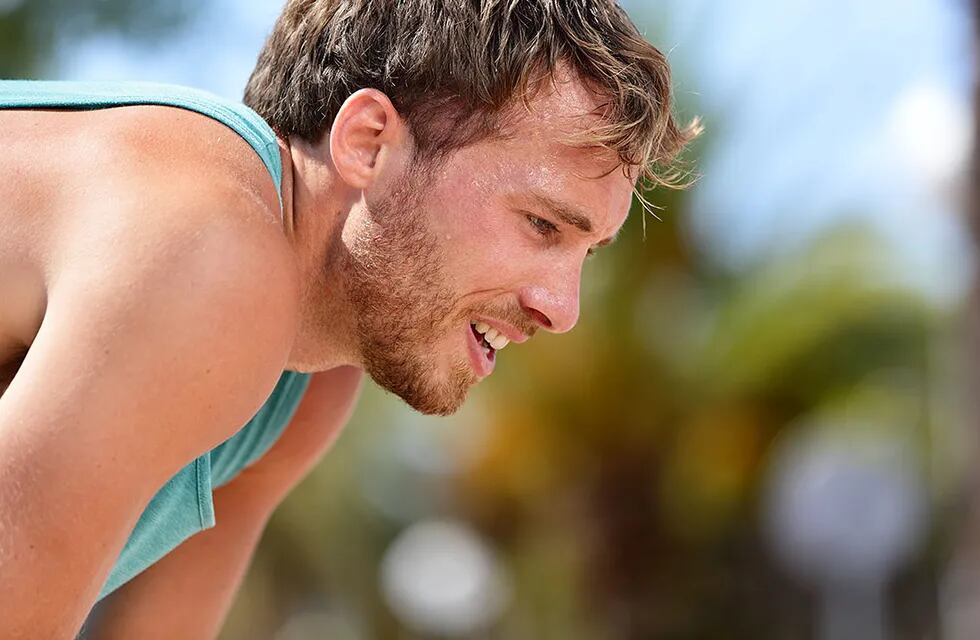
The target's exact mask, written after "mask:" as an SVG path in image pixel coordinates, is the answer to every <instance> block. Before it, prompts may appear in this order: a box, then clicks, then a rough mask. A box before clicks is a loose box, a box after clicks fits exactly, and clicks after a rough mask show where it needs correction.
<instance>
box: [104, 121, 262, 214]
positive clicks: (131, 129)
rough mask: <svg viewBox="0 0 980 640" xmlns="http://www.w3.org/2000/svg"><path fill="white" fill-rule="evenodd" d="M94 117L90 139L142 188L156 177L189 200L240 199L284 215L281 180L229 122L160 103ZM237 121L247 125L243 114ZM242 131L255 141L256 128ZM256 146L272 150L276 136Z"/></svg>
mask: <svg viewBox="0 0 980 640" xmlns="http://www.w3.org/2000/svg"><path fill="white" fill-rule="evenodd" d="M216 104H217V103H216ZM243 109H244V107H243ZM223 111H225V112H230V107H227V106H224V107H223ZM91 117H92V126H91V128H90V129H89V135H90V136H91V137H92V138H95V139H98V140H99V146H100V147H101V148H102V150H103V153H102V154H100V155H101V158H102V159H103V160H105V161H108V162H110V163H111V164H112V167H113V170H114V171H120V172H126V173H128V174H129V176H130V177H133V178H136V179H138V180H139V181H140V183H141V184H142V185H143V188H146V187H147V186H149V185H148V184H147V183H152V182H153V181H154V178H156V182H158V183H159V184H160V186H161V187H165V188H167V189H170V190H175V189H176V188H177V187H179V189H180V191H181V192H183V193H184V194H185V195H186V196H188V197H204V198H208V197H217V198H219V199H222V200H225V201H237V203H238V204H239V205H249V206H250V208H257V209H261V210H263V211H264V212H265V213H266V214H267V215H268V216H270V217H272V216H279V213H280V204H279V197H278V193H277V185H276V180H278V179H279V178H278V177H276V178H274V177H273V176H272V174H271V173H270V169H269V168H267V167H266V165H265V163H264V161H263V159H262V158H261V157H260V156H259V153H258V151H257V150H256V149H255V148H254V147H253V146H252V144H251V143H249V142H248V141H246V140H245V138H243V137H242V134H241V133H239V132H237V131H236V130H234V129H232V128H231V126H230V125H229V124H226V123H225V122H221V121H218V120H216V119H214V118H213V117H210V116H207V115H204V114H202V113H199V112H196V111H191V110H189V109H185V108H180V107H174V106H160V105H137V106H128V107H124V108H120V109H109V110H102V111H96V112H92V116H91ZM256 117H257V116H256ZM235 119H236V120H242V121H243V118H242V117H241V115H240V114H237V116H236V118H235ZM239 129H244V130H245V131H244V133H246V134H252V136H253V137H256V135H255V131H254V130H255V127H244V126H240V127H239ZM253 142H255V144H259V146H262V145H263V144H265V145H269V146H270V147H271V145H273V144H274V143H275V138H268V139H266V138H265V137H262V139H261V140H258V141H253ZM260 142H261V143H262V144H260ZM270 152H273V153H276V152H278V150H274V151H273V150H271V149H270ZM276 160H278V158H276Z"/></svg>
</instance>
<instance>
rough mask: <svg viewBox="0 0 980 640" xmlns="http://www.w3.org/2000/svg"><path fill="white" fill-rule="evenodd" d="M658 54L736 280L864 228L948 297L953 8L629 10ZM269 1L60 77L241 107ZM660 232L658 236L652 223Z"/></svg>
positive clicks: (902, 271)
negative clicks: (667, 64)
mask: <svg viewBox="0 0 980 640" xmlns="http://www.w3.org/2000/svg"><path fill="white" fill-rule="evenodd" d="M623 4H624V6H626V7H627V9H628V10H629V11H630V12H631V13H633V14H634V15H635V16H636V18H637V19H638V21H639V22H640V23H641V24H643V25H645V28H646V29H647V32H648V35H649V36H650V38H651V39H652V40H653V41H654V42H656V43H657V44H658V45H660V46H662V48H664V49H665V50H668V51H669V55H670V59H671V62H672V64H673V66H674V67H675V70H676V80H677V83H676V84H677V90H678V93H679V96H680V99H681V102H682V104H683V105H684V108H685V110H686V111H687V112H688V113H689V114H690V113H699V114H701V115H703V117H704V119H705V121H706V124H707V126H708V127H709V128H710V134H709V137H708V138H707V153H706V155H705V157H704V158H703V159H702V160H701V163H700V165H699V166H698V171H699V173H700V174H701V175H702V179H701V180H700V182H699V183H698V185H697V186H696V188H695V190H694V193H693V203H694V207H693V211H692V212H691V214H690V215H689V218H688V220H687V223H688V225H687V226H688V228H689V230H690V233H691V236H692V238H693V239H694V240H695V242H696V243H697V244H698V246H700V247H702V248H703V251H704V252H705V253H706V255H708V256H709V257H710V258H711V259H713V260H715V261H717V262H718V263H720V264H721V265H724V266H727V267H729V268H733V269H739V268H744V267H746V266H750V265H753V264H757V263H760V262H763V261H765V260H767V259H769V258H771V257H773V255H775V254H780V253H786V252H793V251H797V250H799V249H800V247H801V246H803V245H804V244H805V243H806V242H807V241H808V240H809V239H810V238H812V236H813V235H814V234H816V233H819V232H820V231H821V230H824V229H826V228H827V227H828V226H830V225H833V224H836V223H839V222H841V221H846V220H862V221H866V222H867V223H869V224H871V225H873V226H874V227H875V228H876V229H878V230H879V231H880V232H881V234H882V235H883V236H885V237H886V238H887V239H888V240H889V241H890V242H892V243H893V244H894V245H895V246H896V248H897V252H898V254H899V255H901V257H902V260H901V262H900V263H898V264H896V275H898V276H899V277H902V278H905V279H907V280H909V281H911V282H915V283H916V284H918V285H920V286H921V287H922V288H923V289H924V290H926V291H927V292H929V293H931V294H933V295H934V296H935V297H936V298H937V299H939V300H945V301H950V302H952V301H955V300H956V299H957V298H958V296H959V295H960V294H961V292H962V289H963V287H964V283H965V282H966V274H967V273H968V269H969V266H970V261H971V258H970V253H969V251H968V248H967V243H966V242H965V232H964V230H963V225H962V222H961V220H960V219H959V217H958V213H957V210H958V208H959V207H958V206H957V198H958V196H957V189H958V188H961V187H962V177H961V176H960V171H961V170H962V167H963V160H964V157H965V154H966V152H967V151H968V149H969V147H968V140H969V137H970V135H971V132H970V122H971V121H970V118H969V105H968V96H969V83H970V77H971V69H970V68H969V61H970V59H971V55H972V54H971V52H970V49H969V35H970V34H969V26H970V23H969V20H968V19H966V17H965V12H964V11H963V4H962V3H959V2H956V1H954V0H931V1H930V0H861V1H860V2H844V1H842V0H838V2H827V1H826V0H784V1H782V2H777V1H776V0H664V1H663V2H652V1H651V0H624V2H623ZM280 7H281V4H280V3H278V2H269V1H265V0H239V1H237V2H233V1H232V0H211V2H209V3H207V4H206V5H205V8H204V9H203V10H202V12H201V15H200V17H199V19H198V20H196V21H195V22H194V23H193V24H191V25H189V26H188V27H187V28H186V29H185V30H184V31H183V32H181V33H180V34H177V35H176V36H175V37H173V38H171V39H168V40H167V41H165V42H162V43H158V44H156V45H155V46H153V47H152V48H149V47H139V46H136V45H134V44H133V43H132V42H130V41H127V40H124V39H121V38H105V37H102V38H96V39H92V40H89V41H85V42H79V43H73V44H72V45H71V47H70V49H69V50H68V51H66V52H65V55H64V57H63V59H62V63H61V65H60V67H59V70H58V73H57V75H58V76H59V77H62V78H71V79H110V78H111V79H142V80H156V81H161V82H173V83H179V84H188V85H192V86H196V87H199V88H203V89H207V90H210V91H213V92H215V93H218V94H220V95H224V96H226V97H230V98H237V97H238V96H239V95H240V94H241V90H242V88H243V87H244V84H245V81H246V79H247V78H248V74H249V72H250V70H251V67H252V65H253V63H254V60H255V56H256V54H257V52H258V50H259V48H260V47H261V45H262V41H263V39H264V37H265V35H266V34H267V33H268V31H269V29H270V28H271V26H272V23H273V21H274V20H275V17H276V16H277V15H278V13H279V9H280ZM654 229H655V227H654Z"/></svg>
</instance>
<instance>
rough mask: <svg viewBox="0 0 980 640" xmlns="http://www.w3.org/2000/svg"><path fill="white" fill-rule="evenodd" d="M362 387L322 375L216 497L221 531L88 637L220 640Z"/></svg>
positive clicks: (129, 592) (132, 595) (107, 612)
mask: <svg viewBox="0 0 980 640" xmlns="http://www.w3.org/2000/svg"><path fill="white" fill-rule="evenodd" d="M360 379H361V372H360V371H359V370H357V369H354V368H352V367H341V368H338V369H333V370H331V371H327V372H324V373H318V374H316V375H314V376H313V380H312V381H311V382H310V387H309V389H308V390H307V392H306V395H305V396H304V398H303V401H302V403H301V404H300V406H299V409H298V410H297V412H296V415H295V416H294V417H293V420H292V421H291V422H290V424H289V426H288V427H287V429H286V430H285V432H284V433H283V435H282V437H280V439H279V440H278V441H277V442H276V444H275V445H274V446H273V447H272V449H270V450H269V452H268V453H267V454H266V455H265V456H263V457H262V458H261V459H260V460H259V461H258V462H256V463H255V464H254V465H252V466H251V467H249V468H248V469H246V470H245V471H243V472H242V473H241V475H239V476H238V477H237V478H235V479H234V480H233V481H232V482H230V483H228V484H227V485H225V486H223V487H221V488H220V489H218V490H216V491H215V493H214V505H215V517H216V520H217V525H216V526H215V527H214V528H213V529H209V530H207V531H203V532H201V533H199V534H197V535H195V536H193V537H192V538H191V539H189V540H187V541H186V542H184V544H182V545H180V546H179V547H178V548H177V549H175V550H174V551H172V552H171V553H170V554H168V555H167V556H166V557H165V558H163V559H162V560H160V561H159V562H157V563H156V564H155V565H153V566H152V567H150V568H149V569H147V570H146V571H144V572H143V573H141V574H140V575H139V576H137V577H136V578H134V579H133V580H132V581H131V582H129V583H128V584H126V585H124V586H123V587H122V588H121V589H120V590H119V591H117V592H116V593H114V594H112V595H111V596H109V598H107V599H106V601H105V602H104V603H103V604H101V605H100V606H99V612H98V615H97V620H96V621H95V626H94V628H92V629H90V630H89V633H88V634H87V635H86V636H85V637H86V638H91V639H92V640H117V639H118V640H123V639H126V638H141V639H143V640H154V639H156V638H159V639H160V640H169V639H170V638H182V639H185V640H196V639H199V638H200V639H208V638H214V637H216V636H217V635H218V632H219V631H220V629H221V623H222V621H223V620H224V618H225V616H226V615H227V613H228V610H229V608H230V607H231V604H232V602H233V600H234V596H235V593H236V592H237V590H238V587H239V584H240V583H241V581H242V578H243V577H244V575H245V572H246V570H247V568H248V564H249V561H250V560H251V557H252V553H253V552H254V550H255V547H256V545H257V544H258V541H259V539H260V538H261V535H262V530H263V529H264V528H265V524H266V522H267V521H268V519H269V516H270V515H271V514H272V512H273V510H274V509H275V507H276V506H277V505H278V504H279V502H280V501H281V500H282V498H283V497H285V495H286V494H287V493H288V492H289V490H290V489H291V488H292V487H293V486H295V485H296V484H297V483H298V482H299V481H300V480H301V479H302V478H303V477H304V476H305V475H306V473H307V472H308V471H309V470H310V469H311V468H312V467H313V465H314V464H315V463H316V461H317V460H318V459H319V458H320V457H321V456H322V455H323V453H324V452H325V451H326V450H327V449H328V448H329V446H330V444H331V443H332V442H333V441H334V440H335V439H336V437H337V435H338V434H339V433H340V430H341V428H342V427H343V425H344V423H346V422H347V419H348V417H349V416H350V413H351V411H352V410H353V408H354V404H355V400H356V397H357V392H358V389H359V382H360Z"/></svg>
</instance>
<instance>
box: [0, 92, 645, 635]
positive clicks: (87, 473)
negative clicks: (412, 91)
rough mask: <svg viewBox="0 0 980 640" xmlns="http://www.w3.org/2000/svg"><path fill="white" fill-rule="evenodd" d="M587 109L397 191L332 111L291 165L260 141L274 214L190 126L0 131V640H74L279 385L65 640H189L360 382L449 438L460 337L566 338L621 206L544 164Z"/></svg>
mask: <svg viewBox="0 0 980 640" xmlns="http://www.w3.org/2000/svg"><path fill="white" fill-rule="evenodd" d="M597 106H598V105H597V101H596V99H595V97H594V96H592V94H590V93H589V92H588V91H587V90H585V89H584V88H583V87H582V86H581V85H580V84H579V83H577V82H575V81H572V80H566V81H564V82H561V83H559V85H558V88H557V89H556V90H551V89H549V90H544V91H542V92H541V93H540V94H539V95H538V96H537V97H536V98H535V99H534V100H533V101H532V103H531V107H532V111H531V113H529V114H527V115H526V116H525V117H523V118H521V119H519V120H518V121H517V123H516V124H515V125H514V126H513V128H512V130H510V131H509V132H508V135H507V136H506V137H504V138H503V139H493V140H487V141H484V142H480V143H477V144H475V145H472V146H470V147H466V148H464V149H462V150H460V151H458V152H456V153H453V154H451V155H450V156H449V157H448V158H447V159H446V160H445V162H442V163H440V164H438V165H433V166H430V167H426V168H425V169H424V170H418V167H415V168H414V170H413V164H412V158H413V155H412V151H413V143H412V139H411V135H410V133H409V131H408V129H407V126H406V125H405V123H404V122H403V121H402V120H401V119H400V117H399V116H398V113H397V111H396V110H395V108H394V107H393V106H392V104H391V102H390V101H389V100H388V99H387V97H386V96H384V95H383V94H381V93H379V92H377V91H374V90H362V91H359V92H357V93H355V94H354V95H353V96H351V97H350V98H349V99H348V101H347V102H346V103H345V105H344V107H343V108H342V109H341V111H340V113H339V114H338V116H337V118H336V120H335V122H334V125H333V128H332V129H331V131H330V133H329V135H326V136H324V138H323V140H321V141H320V142H319V143H317V144H308V143H305V142H302V141H299V140H294V139H289V140H281V141H280V144H281V153H282V158H283V165H284V180H283V185H282V187H283V202H284V210H283V211H282V213H280V211H279V204H278V200H277V197H276V191H275V187H274V185H273V183H272V181H271V179H270V178H269V175H268V172H267V171H266V169H265V168H264V166H263V165H262V163H261V161H260V160H259V159H258V157H257V156H256V155H255V154H254V152H252V151H251V149H250V148H249V147H248V145H247V143H245V142H244V141H243V140H242V139H241V138H239V137H238V136H237V135H236V134H235V133H233V132H232V131H230V130H229V129H227V128H225V127H224V126H223V125H221V124H219V123H217V122H215V121H213V120H210V119H208V118H206V117H204V116H200V115H197V114H193V113H190V112H186V111H182V110H179V109H174V108H169V107H123V108H114V109H105V110H96V111H0V148H2V149H4V153H3V154H0V177H3V179H2V180H0V300H3V305H2V306H0V390H2V396H0V637H4V638H38V637H43V638H71V637H74V634H75V633H77V631H78V629H79V627H80V626H81V624H82V622H83V621H84V620H85V618H86V615H87V613H88V611H89V609H90V608H91V607H92V604H93V602H94V601H95V598H96V596H97V594H98V591H99V588H100V586H101V585H102V583H103V582H104V580H105V577H106V575H107V574H108V572H109V570H110V569H111V567H112V564H113V561H114V559H115V558H116V557H117V556H118V553H119V550H120V549H121V547H122V545H123V544H124V542H125V540H126V536H127V534H128V532H129V531H130V530H131V529H132V526H133V524H134V523H135V521H136V519H137V518H138V517H139V515H140V513H141V512H142V509H143V508H144V507H145V505H146V503H147V501H148V500H149V499H150V498H151V497H152V495H153V493H154V492H155V491H156V489H157V488H158V487H159V486H160V485H161V484H163V483H164V482H165V481H166V480H167V479H169V478H170V477H171V476H172V475H173V474H174V473H175V472H176V471H177V470H179V469H180V468H182V467H183V466H184V465H185V464H186V463H187V462H188V461H190V460H192V459H194V458H195V457H197V456H199V455H201V454H203V453H204V452H206V451H208V450H209V449H211V448H213V447H214V446H216V445H217V444H219V443H220V442H222V441H223V440H225V439H226V438H228V437H229V436H231V435H232V434H233V433H234V432H235V431H236V430H237V429H238V428H239V427H240V426H241V425H242V424H244V423H245V422H246V421H247V420H248V419H249V418H250V417H251V416H252V415H253V414H254V412H255V411H256V410H257V409H258V408H259V407H260V406H261V404H262V402H263V401H264V399H265V398H266V397H267V396H268V394H269V392H270V391H271V390H272V388H273V386H274V384H275V382H276V380H277V378H278V376H279V374H280V372H281V371H282V370H283V368H284V367H288V368H291V369H295V370H300V371H317V372H323V373H318V374H317V375H316V376H314V381H313V383H312V384H311V388H310V391H309V392H308V394H307V396H306V397H305V398H304V400H303V404H302V405H301V407H300V409H299V411H298V412H297V416H296V418H295V419H294V420H293V422H292V423H291V424H290V426H289V427H288V428H287V430H286V433H285V434H284V435H283V437H282V438H281V440H280V442H279V443H277V445H276V446H275V447H274V448H273V449H272V450H271V451H270V452H269V453H268V454H266V456H265V458H263V459H262V460H260V461H259V462H258V463H257V464H256V465H254V466H253V467H251V468H250V469H249V470H248V471H247V473H243V474H242V476H241V477H240V478H237V479H236V480H234V481H233V482H232V483H230V484H229V485H226V486H225V487H223V488H222V489H221V490H219V491H217V492H216V493H215V508H216V511H217V513H218V525H217V526H216V527H215V528H214V529H213V530H210V531H208V532H204V533H202V534H199V535H197V536H195V537H193V538H191V539H190V540H189V541H188V542H186V543H184V545H181V547H178V549H177V550H176V551H175V552H173V553H171V554H170V555H169V556H167V557H166V558H164V559H163V560H162V561H161V562H160V563H158V564H157V565H154V566H153V567H151V569H150V570H148V571H146V572H145V573H144V574H142V575H140V576H139V577H138V578H137V579H135V580H134V581H132V582H131V583H129V584H127V585H125V586H124V587H123V588H121V589H120V590H119V591H118V592H117V593H115V594H113V596H111V597H110V599H109V602H107V603H106V605H105V606H106V607H107V608H108V609H110V610H111V611H112V612H113V613H112V615H111V616H107V617H106V619H111V621H112V622H111V624H107V625H106V626H104V627H103V628H102V630H101V631H99V630H96V631H93V633H96V634H97V635H95V636H90V637H107V638H109V637H120V638H122V637H126V638H130V637H140V638H155V637H160V638H169V637H181V638H195V637H201V638H207V637H213V636H214V634H216V633H217V629H218V628H220V622H221V620H222V619H223V617H224V615H225V613H226V611H227V609H228V606H229V605H230V603H231V601H232V598H233V595H234V592H235V589H236V588H237V585H238V583H239V581H240V579H241V576H242V575H243V573H244V570H245V568H246V567H247V564H248V561H249V558H250V557H251V552H252V549H253V548H254V545H255V543H256V542H257V540H258V536H259V535H260V533H261V530H262V527H263V526H264V523H265V520H266V519H267V517H268V515H269V514H270V513H271V511H272V510H273V509H274V507H275V505H276V504H278V502H279V500H281V498H282V497H283V496H284V495H285V494H286V493H287V492H288V490H289V489H290V488H291V487H292V486H293V485H294V484H295V483H296V482H298V481H299V479H300V478H301V477H302V475H303V474H304V473H305V472H306V470H307V469H308V468H309V467H310V466H311V465H312V464H313V463H314V462H315V460H316V459H317V458H318V457H319V456H320V455H321V454H322V452H323V451H324V450H325V449H326V447H327V446H328V444H329V442H331V441H332V439H333V438H334V437H335V435H336V433H337V431H338V430H339V428H340V427H341V426H342V424H343V423H344V421H346V418H347V416H348V414H349V411H350V408H351V407H352V405H353V402H354V398H355V396H356V392H357V388H358V381H359V378H360V373H359V372H360V370H361V369H365V370H366V371H367V372H368V373H369V374H370V375H371V376H372V377H373V378H374V379H375V380H376V381H378V382H379V384H381V385H382V386H384V387H385V388H387V389H388V390H390V391H392V392H394V393H396V394H398V395H400V396H401V397H402V398H403V399H405V400H406V402H408V403H409V404H411V405H412V406H414V407H416V408H417V409H419V410H421V411H425V412H428V413H451V412H452V411H455V410H456V409H457V408H458V407H459V405H460V404H461V403H462V402H463V399H464V398H465V395H466V391H467V390H468V388H469V387H470V386H471V385H472V384H474V383H475V382H477V381H478V380H479V379H481V378H482V377H485V375H487V374H488V372H489V370H491V369H492V365H488V364H487V363H486V362H485V361H482V360H480V359H479V358H480V357H484V355H483V354H482V352H481V351H479V350H477V349H476V348H475V347H474V346H473V345H474V344H476V343H475V342H473V340H474V338H473V333H472V330H471V324H472V323H476V322H485V323H488V324H490V325H491V326H493V327H494V328H496V329H498V330H499V331H500V333H501V334H503V335H505V336H506V337H508V338H510V339H511V340H512V341H514V342H521V341H523V340H524V339H526V338H528V337H530V336H531V335H532V334H533V333H534V332H535V331H537V330H540V329H544V330H547V331H553V332H564V331H568V330H570V329H571V328H572V327H573V326H574V324H575V322H576V320H577V318H578V313H579V283H580V275H581V269H582V264H583V261H584V259H585V257H586V255H587V253H588V252H589V251H590V250H592V249H594V248H595V247H597V246H599V245H602V244H606V243H608V242H609V241H610V240H611V239H612V237H614V236H615V234H616V232H617V231H618V229H619V228H620V227H621V225H622V224H623V221H624V220H625V216H626V212H627V211H628V209H629V204H630V199H631V194H632V188H633V176H632V175H629V174H628V173H624V172H623V171H622V170H619V169H617V167H616V163H615V160H614V158H613V157H612V156H611V155H610V154H604V153H599V152H596V151H595V150H586V149H576V148H572V147H570V146H568V145H567V144H565V141H566V140H568V138H569V136H571V135H574V134H575V133H578V132H580V131H581V130H582V128H583V127H586V126H589V124H590V122H591V118H592V116H588V115H585V114H590V113H593V112H594V111H595V109H596V108H597ZM406 240H411V242H407V241H406ZM511 348H513V347H511ZM501 357H506V354H505V353H504V354H503V355H502V356H501ZM105 470H111V471H112V472H111V474H110V473H107V472H105ZM204 559H210V560H209V561H205V560H204ZM180 585H182V586H181V588H177V587H178V586H180ZM166 611H182V612H185V615H184V616H175V615H161V612H166ZM178 619H180V620H185V622H180V621H179V620H178ZM187 620H190V621H191V622H190V623H188V622H186V621H187ZM168 625H170V626H169V627H168ZM183 625H186V626H183ZM98 634H101V635H98Z"/></svg>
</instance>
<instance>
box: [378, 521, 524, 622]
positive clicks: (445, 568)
mask: <svg viewBox="0 0 980 640" xmlns="http://www.w3.org/2000/svg"><path fill="white" fill-rule="evenodd" d="M381 587H382V590H383V593H384V597H385V600H386V601H387V603H388V606H389V607H391V610H392V611H393V612H394V614H395V615H396V616H397V617H398V619H399V620H401V622H402V623H403V624H405V625H406V626H408V627H410V628H412V629H414V630H416V631H417V632H420V633H428V634H436V635H444V636H451V637H459V636H465V635H467V634H470V633H473V632H475V631H478V630H480V629H485V628H486V627H488V626H489V625H490V624H492V623H493V622H494V621H495V620H497V618H499V617H500V615H501V614H502V613H503V612H504V610H505V609H506V607H507V604H508V602H509V600H510V588H509V585H508V582H507V580H506V578H505V576H504V574H503V571H502V568H501V567H500V565H499V563H498V561H497V559H496V557H495V554H494V553H493V551H492V550H491V549H490V547H489V546H488V545H487V544H486V543H485V542H484V541H483V540H482V539H481V538H480V537H479V536H478V535H477V534H476V532H474V531H473V530H472V529H470V528H469V527H467V526H466V525H464V524H461V523H456V522H449V521H427V522H422V523H419V524H415V525H413V526H411V527H409V528H408V529H407V530H405V531H404V532H403V533H402V534H401V535H400V536H399V537H398V538H397V539H396V540H395V542H394V543H393V544H392V545H391V547H390V548H389V549H388V551H387V553H386V554H385V557H384V560H383V561H382V566H381Z"/></svg>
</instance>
